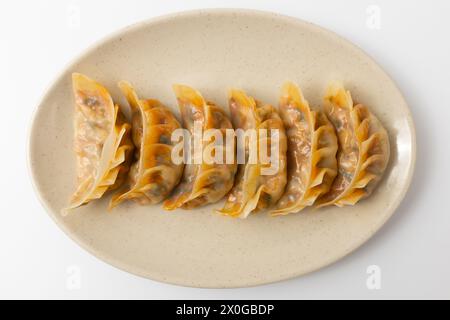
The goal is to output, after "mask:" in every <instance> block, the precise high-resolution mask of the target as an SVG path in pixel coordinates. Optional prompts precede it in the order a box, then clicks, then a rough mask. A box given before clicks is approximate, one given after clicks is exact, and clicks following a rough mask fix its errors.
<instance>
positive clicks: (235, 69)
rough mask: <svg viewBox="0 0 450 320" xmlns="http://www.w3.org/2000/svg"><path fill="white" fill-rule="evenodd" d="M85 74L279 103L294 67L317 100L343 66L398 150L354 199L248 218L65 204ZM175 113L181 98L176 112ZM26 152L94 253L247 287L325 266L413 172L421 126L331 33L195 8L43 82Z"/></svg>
mask: <svg viewBox="0 0 450 320" xmlns="http://www.w3.org/2000/svg"><path fill="white" fill-rule="evenodd" d="M74 71H77V72H81V73H84V74H86V75H89V76H90V77H92V78H94V79H96V80H98V81H99V82H101V83H102V84H104V85H105V86H106V87H107V88H108V89H109V90H110V92H111V93H112V95H113V97H114V98H115V99H116V101H119V102H121V103H124V99H123V97H122V96H121V95H120V93H119V90H118V88H117V86H116V83H117V82H118V81H119V80H128V81H130V82H132V83H133V84H134V86H135V87H136V89H137V90H138V92H139V93H140V95H141V96H142V97H153V98H157V99H160V100H161V101H162V102H164V103H165V104H167V105H169V106H171V107H172V108H173V110H176V100H175V98H174V96H173V94H172V92H171V84H172V83H174V82H180V83H186V84H189V85H192V86H194V87H196V88H198V89H199V90H200V91H201V92H202V93H203V94H204V96H205V97H206V98H207V99H209V100H213V101H216V102H217V103H218V104H220V105H221V106H224V107H226V92H227V89H228V88H230V87H232V86H235V87H241V88H243V89H245V90H247V91H248V92H249V94H251V95H253V96H255V97H257V98H259V99H260V100H264V101H267V102H270V103H273V104H276V102H277V100H278V94H279V90H280V85H281V84H282V83H283V82H284V81H285V80H293V81H296V82H297V83H299V85H300V86H301V87H302V89H303V92H304V94H305V96H306V98H307V99H308V100H309V101H310V103H311V105H312V106H316V107H317V106H319V105H320V101H321V99H322V96H323V93H324V90H325V86H326V85H327V83H328V82H329V81H330V80H335V79H339V80H342V81H343V82H344V84H345V85H346V87H347V88H348V89H349V90H351V92H352V94H353V96H354V100H356V101H358V102H362V103H365V104H366V105H368V106H369V107H370V108H371V110H372V111H373V112H374V113H375V115H376V116H378V117H379V118H380V120H381V121H382V122H383V124H384V125H385V127H386V128H387V130H388V132H389V135H390V142H391V159H390V162H389V165H388V168H387V171H386V174H385V176H384V178H383V180H382V182H381V183H380V185H379V186H378V188H377V189H376V191H375V192H374V194H373V195H372V196H371V197H370V198H368V199H367V200H364V201H362V202H360V203H359V204H357V205H356V206H354V207H346V208H335V207H333V208H326V209H321V210H317V211H314V212H313V211H310V210H306V211H304V212H303V213H302V214H293V215H290V216H286V217H277V218H271V217H269V216H267V215H266V214H257V215H253V216H251V217H250V218H249V219H247V220H240V219H232V218H227V217H222V216H218V215H216V214H214V213H213V209H214V208H216V207H218V205H215V206H208V207H204V208H202V209H198V210H192V211H182V210H178V211H175V212H170V213H168V212H164V211H163V210H162V209H161V206H160V205H155V206H147V207H141V206H138V205H136V204H134V203H127V204H124V205H122V206H120V207H118V208H117V209H116V210H114V211H113V212H112V213H108V212H107V210H106V208H107V201H108V200H109V196H108V197H106V199H103V200H101V201H97V202H95V203H91V204H89V205H87V206H84V207H82V208H80V209H79V210H77V211H76V212H74V213H73V214H71V215H69V216H68V217H62V216H61V215H60V210H61V208H63V207H64V206H65V205H66V204H67V202H68V199H69V197H70V194H71V193H72V191H73V190H74V181H75V156H74V154H73V152H72V135H73V128H72V115H73V97H72V92H71V77H70V74H71V73H72V72H74ZM177 114H178V111H177ZM29 148H30V149H29V162H30V170H31V174H32V178H33V180H34V184H35V187H36V190H37V192H38V194H39V197H40V199H41V201H42V203H43V204H44V206H45V207H46V209H47V211H48V212H49V214H50V216H51V217H52V218H53V219H54V220H55V221H56V223H57V224H58V226H59V227H61V228H62V229H63V230H64V231H65V232H66V233H67V235H69V236H70V237H71V238H72V239H74V240H75V241H76V242H77V243H79V244H80V245H81V246H82V247H83V248H85V249H86V250H88V251H89V252H91V253H92V254H94V255H95V256H97V257H99V258H100V259H102V260H104V261H106V262H108V263H110V264H112V265H114V266H116V267H118V268H121V269H123V270H126V271H128V272H131V273H134V274H137V275H141V276H144V277H148V278H151V279H155V280H159V281H164V282H169V283H174V284H180V285H186V286H195V287H244V286H252V285H258V284H264V283H268V282H273V281H278V280H282V279H287V278H291V277H295V276H299V275H302V274H305V273H307V272H310V271H313V270H317V269H319V268H321V267H323V266H325V265H328V264H330V263H332V262H334V261H336V260H338V259H339V258H341V257H343V256H345V255H346V254H348V253H350V252H351V251H352V250H354V249H355V248H357V247H359V246H360V245H361V244H362V243H364V242H365V241H366V240H367V239H369V238H370V237H371V236H372V235H373V234H374V233H375V232H376V231H377V230H378V229H379V228H380V227H381V226H382V225H383V224H384V223H385V222H386V220H387V219H388V218H389V217H390V216H391V215H392V214H393V212H394V210H395V209H396V208H397V206H398V205H399V203H400V201H401V200H402V199H403V197H404V195H405V193H406V190H407V188H408V186H409V183H410V181H411V176H412V172H413V167H414V161H415V135H414V125H413V120H412V118H411V115H410V112H409V110H408V107H407V105H406V103H405V101H404V99H403V97H402V95H401V93H400V92H399V91H398V89H397V88H396V86H395V84H394V83H393V81H392V80H391V79H390V78H389V77H388V76H387V75H386V73H385V72H384V71H383V70H382V69H381V68H380V67H379V66H378V65H377V64H376V63H375V62H374V61H373V60H372V59H371V58H369V57H368V56H367V55H366V54H364V53H363V52H362V51H361V50H360V49H358V48H356V47H355V46H353V45H352V44H350V43H349V42H347V41H345V40H343V39H342V38H340V37H338V36H336V35H335V34H333V33H332V32H329V31H326V30H324V29H321V28H319V27H317V26H314V25H312V24H309V23H306V22H303V21H300V20H297V19H293V18H288V17H284V16H279V15H275V14H271V13H263V12H255V11H247V10H206V11H194V12H187V13H181V14H175V15H170V16H165V17H161V18H157V19H152V20H150V21H148V22H143V23H139V24H137V25H134V26H131V27H129V28H126V29H124V30H122V31H120V32H118V33H116V34H114V35H112V36H110V37H109V38H107V39H106V40H103V41H101V42H100V43H99V44H97V45H95V46H94V47H93V48H91V49H89V50H88V51H87V52H86V53H85V54H83V55H82V56H81V57H79V58H78V59H77V60H76V61H75V62H74V63H72V64H71V65H70V66H69V67H68V68H67V69H66V70H65V71H63V72H62V74H61V75H60V76H59V77H58V78H57V79H56V81H55V82H54V84H53V85H52V86H51V88H50V89H49V90H48V92H47V93H46V94H45V96H44V98H43V99H42V102H41V103H40V105H39V106H38V108H37V111H36V113H35V116H34V121H33V125H32V128H31V134H30V144H29Z"/></svg>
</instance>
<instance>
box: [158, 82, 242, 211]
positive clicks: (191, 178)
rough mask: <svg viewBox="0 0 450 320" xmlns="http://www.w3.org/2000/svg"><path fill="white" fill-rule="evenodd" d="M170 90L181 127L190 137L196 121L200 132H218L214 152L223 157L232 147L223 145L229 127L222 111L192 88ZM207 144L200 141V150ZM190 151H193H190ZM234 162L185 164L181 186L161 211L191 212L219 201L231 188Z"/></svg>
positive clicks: (234, 170)
mask: <svg viewBox="0 0 450 320" xmlns="http://www.w3.org/2000/svg"><path fill="white" fill-rule="evenodd" d="M173 90H174V92H175V95H176V96H177V100H178V105H179V108H180V112H181V117H182V120H183V125H184V127H185V128H186V129H187V130H189V132H190V133H191V138H193V137H194V123H195V122H196V121H198V123H199V124H200V126H201V128H202V130H203V132H205V131H206V130H208V129H219V130H220V132H221V133H222V138H223V141H224V145H223V146H222V148H220V147H217V148H216V152H219V153H220V154H222V155H223V157H225V154H226V153H227V152H228V151H227V149H228V148H231V147H234V146H231V145H228V144H226V139H225V136H226V130H227V129H232V128H233V126H232V124H231V122H230V120H229V118H228V116H227V115H226V114H225V112H224V111H223V110H222V109H221V108H219V107H218V106H216V105H214V104H213V103H212V102H207V101H205V99H204V98H203V97H202V95H201V94H200V93H199V92H198V91H197V90H195V89H193V88H190V87H188V86H184V85H174V86H173ZM209 144H210V142H208V141H203V147H206V146H207V145H209ZM191 152H193V148H192V150H191ZM236 167H237V166H236V163H235V161H233V163H229V164H227V163H226V161H225V159H224V161H223V164H219V163H206V162H205V161H203V159H202V161H200V163H195V162H194V163H187V164H186V165H185V169H184V173H183V178H182V181H181V183H180V184H179V185H178V186H177V187H176V188H175V191H174V192H173V194H172V195H171V197H170V198H169V199H167V200H166V201H165V202H164V209H166V210H174V209H176V208H182V209H192V208H197V207H200V206H204V205H206V204H210V203H215V202H217V201H219V200H221V199H222V198H223V197H224V196H225V195H226V194H227V193H228V192H229V191H230V189H231V188H232V186H233V181H234V175H235V173H236Z"/></svg>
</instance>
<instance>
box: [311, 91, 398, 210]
mask: <svg viewBox="0 0 450 320" xmlns="http://www.w3.org/2000/svg"><path fill="white" fill-rule="evenodd" d="M324 107H325V108H324V109H325V113H326V115H327V116H328V118H329V119H330V121H331V122H332V123H333V125H334V127H335V128H336V132H337V136H338V141H339V150H338V154H337V160H338V175H337V177H336V179H335V180H334V182H333V184H332V186H331V188H330V190H329V192H328V193H327V194H325V195H324V196H322V197H321V198H320V199H319V200H318V206H319V207H322V206H327V205H336V206H339V207H342V206H345V205H354V204H356V203H357V202H358V201H359V200H361V199H363V198H365V197H367V196H369V195H370V194H371V192H372V191H373V189H374V187H375V186H376V184H377V183H378V181H379V180H380V179H381V177H382V175H383V173H384V171H385V169H386V166H387V163H388V161H389V150H390V149H389V138H388V134H387V132H386V130H385V129H384V128H383V126H382V125H381V123H380V121H379V120H378V119H377V118H376V117H375V116H374V115H373V114H372V113H371V112H370V111H369V110H368V108H367V107H365V106H363V105H362V104H358V105H354V104H353V100H352V97H351V94H350V92H349V91H346V90H345V89H344V87H343V86H342V84H339V83H334V84H331V85H330V86H329V87H328V90H327V93H326V95H325V98H324Z"/></svg>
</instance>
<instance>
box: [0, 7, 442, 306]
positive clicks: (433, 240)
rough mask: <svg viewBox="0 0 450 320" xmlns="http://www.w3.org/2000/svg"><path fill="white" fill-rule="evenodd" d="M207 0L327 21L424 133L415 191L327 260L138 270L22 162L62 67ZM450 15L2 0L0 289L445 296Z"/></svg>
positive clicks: (68, 293) (115, 294)
mask: <svg viewBox="0 0 450 320" xmlns="http://www.w3.org/2000/svg"><path fill="white" fill-rule="evenodd" d="M370 5H376V6H378V7H379V8H380V14H381V24H380V29H373V28H371V27H370V24H369V25H367V20H368V19H369V15H370V14H368V12H367V8H368V7H369V6H370ZM207 7H245V8H254V9H261V10H268V11H275V12H278V13H283V14H287V15H291V16H295V17H299V18H302V19H304V20H307V21H310V22H313V23H316V24H319V25H321V26H323V27H325V28H328V29H331V30H333V31H335V32H337V33H338V34H340V35H341V36H343V37H345V38H347V39H349V40H350V41H352V42H353V43H355V44H356V45H358V46H360V47H361V48H363V49H364V50H365V51H366V52H367V53H369V54H370V55H371V56H372V57H374V58H375V60H377V61H378V62H379V63H380V64H381V66H382V67H384V68H385V70H386V71H387V72H388V73H389V74H390V75H391V76H392V77H393V79H394V80H395V81H396V82H397V84H398V86H399V87H400V89H401V90H402V92H403V94H404V95H405V97H406V99H407V101H408V103H409V106H410V108H411V110H412V113H413V115H414V118H415V122H416V129H417V143H418V159H417V165H416V174H415V177H414V179H413V183H412V186H411V189H410V191H409V193H408V195H407V197H406V199H405V200H404V202H403V204H402V205H401V207H400V208H399V210H398V211H397V213H396V214H395V215H394V217H393V218H392V219H391V220H390V221H389V222H388V223H387V225H386V226H385V227H384V228H383V229H382V230H381V231H380V232H379V233H378V234H377V235H376V236H375V237H373V238H372V239H371V240H370V241H369V242H368V243H366V244H365V245H364V246H363V247H361V248H360V249H359V250H357V251H356V252H355V253H353V254H351V255H350V256H348V257H346V258H344V259H343V260H341V261H339V262H338V263H336V264H334V265H332V266H330V267H327V268H325V269H322V270H320V271H318V272H315V273H313V274H310V275H307V276H304V277H301V278H297V279H293V280H289V281H285V282H281V283H276V284H271V285H266V286H260V287H254V288H245V289H228V290H209V289H208V290H206V289H193V288H183V287H177V286H172V285H166V284H162V283H158V282H154V281H150V280H146V279H141V278H138V277H136V276H133V275H130V274H127V273H125V272H122V271H119V270H117V269H115V268H113V267H111V266H109V265H107V264H105V263H103V262H101V261H99V260H98V259H97V258H95V257H93V256H91V255H89V254H88V253H86V252H85V251H83V250H82V249H81V248H79V247H78V245H76V244H75V243H74V242H72V241H71V240H69V239H68V238H67V237H66V236H65V235H64V234H63V232H62V231H60V230H59V229H58V227H57V226H56V225H55V224H54V223H53V222H52V220H51V219H50V218H49V217H48V216H47V214H46V213H45V211H44V209H43V208H42V207H41V205H40V203H39V202H38V200H37V198H36V196H35V194H34V191H33V189H32V186H31V183H30V179H29V176H28V170H27V160H26V153H27V135H28V126H29V124H30V121H31V117H32V112H33V110H34V108H35V107H36V105H37V104H38V102H39V99H40V97H41V96H42V94H43V92H44V90H45V89H46V87H47V86H49V84H50V83H51V82H52V80H53V79H54V77H55V76H56V74H57V73H58V72H59V71H61V70H62V69H63V68H64V66H65V65H66V64H67V63H68V62H69V61H71V60H72V59H74V58H75V57H76V56H77V55H78V54H80V53H81V52H82V51H83V50H85V49H86V48H87V47H88V46H89V45H91V44H92V43H93V42H95V41H97V40H99V39H101V38H102V37H103V36H105V35H108V34H109V33H111V32H113V31H116V30H118V29H120V28H122V27H124V26H127V25H129V24H132V23H134V22H138V21H141V20H145V19H147V18H151V17H154V16H158V15H162V14H166V13H171V12H175V11H182V10H187V9H195V8H207ZM78 13H79V22H80V23H79V25H78V24H77V19H78V18H77V15H78ZM449 14H450V2H449V1H446V0H441V1H437V0H433V1H411V0H407V1H381V0H371V1H367V0H358V1H356V0H354V1H349V0H347V1H325V0H315V1H282V0H277V1H262V0H260V1H245V0H239V1H230V0H228V1H170V0H166V1H138V0H126V1H116V0H109V1H92V0H90V1H89V0H73V1H56V0H53V1H52V0H45V1H44V0H40V1H35V0H34V1H32V0H30V1H23V0H14V1H12V0H10V1H2V2H1V4H0V35H1V38H0V39H1V40H0V45H1V50H0V57H1V59H0V67H1V68H0V71H1V72H0V85H1V86H0V88H1V89H0V92H1V95H2V96H1V100H0V101H1V107H0V108H1V109H0V110H1V114H0V115H1V119H0V130H1V131H0V139H1V140H0V146H1V149H0V150H1V157H0V168H1V170H2V171H1V176H0V196H1V201H0V214H1V221H0V298H159V299H165V298H174V299H187V298H192V299H196V298H203V299H228V298H230V299H231V298H234V299H236V298H251V299H260V298H261V299H263V298H265V299H273V298H280V299H281V298H284V299H290V298H370V299H372V298H373V299H379V298H450V288H449V287H450V210H449V205H448V199H450V193H449V191H450V188H449V182H450V174H449V165H450V161H449V155H450V154H449V141H448V138H449V137H450V122H449V118H450V98H448V97H447V96H446V94H449V93H450V59H449V58H450V41H449V39H450V19H449V18H448V17H449ZM55 147H56V146H55ZM373 264H375V265H378V266H379V267H380V268H381V272H382V273H381V289H380V290H369V289H368V288H367V286H366V279H367V277H368V275H367V274H366V269H367V267H368V266H369V265H373ZM72 266H74V267H75V270H79V271H80V276H81V278H80V280H81V282H80V287H79V288H78V289H77V288H76V287H75V288H74V287H73V286H71V285H70V280H71V278H70V274H71V272H73V270H74V269H73V268H72ZM68 281H69V285H68Z"/></svg>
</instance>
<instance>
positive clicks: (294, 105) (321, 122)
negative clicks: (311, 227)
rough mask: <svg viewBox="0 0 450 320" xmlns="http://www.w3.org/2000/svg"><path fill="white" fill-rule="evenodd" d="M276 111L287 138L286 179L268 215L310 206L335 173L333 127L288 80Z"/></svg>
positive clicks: (325, 190) (292, 211)
mask: <svg viewBox="0 0 450 320" xmlns="http://www.w3.org/2000/svg"><path fill="white" fill-rule="evenodd" d="M279 111H280V115H281V118H282V119H283V123H284V126H285V128H286V134H287V139H288V183H287V186H286V190H285V193H284V194H283V197H282V198H281V199H280V201H278V203H277V206H276V208H275V209H274V210H272V212H271V213H272V215H286V214H289V213H295V212H298V211H300V210H302V209H304V208H305V207H308V206H312V205H313V204H314V202H315V201H316V199H317V198H318V197H319V196H320V195H322V194H324V193H326V192H327V191H328V190H329V189H330V186H331V183H332V182H333V180H334V178H335V177H336V174H337V164H336V151H337V148H338V145H337V138H336V134H335V132H334V128H333V126H332V124H331V123H330V121H329V120H328V119H327V117H326V116H325V114H323V113H322V112H320V111H311V109H310V107H309V104H308V101H306V99H305V98H304V97H303V95H302V92H301V91H300V89H299V88H298V86H297V85H296V84H294V83H292V82H287V83H285V84H284V86H283V87H282V90H281V97H280V104H279Z"/></svg>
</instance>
